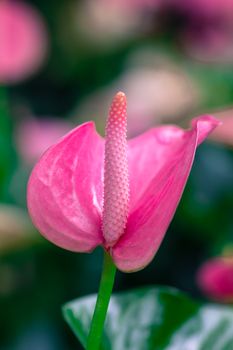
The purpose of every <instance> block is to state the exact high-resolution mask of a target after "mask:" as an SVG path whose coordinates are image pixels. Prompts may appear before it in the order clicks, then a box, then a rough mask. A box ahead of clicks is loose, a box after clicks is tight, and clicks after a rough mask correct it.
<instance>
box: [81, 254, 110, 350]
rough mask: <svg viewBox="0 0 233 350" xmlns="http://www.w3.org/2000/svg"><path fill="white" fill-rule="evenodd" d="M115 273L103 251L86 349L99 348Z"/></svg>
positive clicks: (93, 349) (95, 349) (94, 349)
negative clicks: (99, 278) (97, 289)
mask: <svg viewBox="0 0 233 350" xmlns="http://www.w3.org/2000/svg"><path fill="white" fill-rule="evenodd" d="M115 274H116V267H115V265H114V263H113V262H112V258H111V257H110V255H109V254H108V253H107V252H104V263H103V271H102V276H101V280H100V287H99V293H98V297H97V301H96V305H95V311H94V314H93V318H92V322H91V328H90V333H89V336H88V339H87V348H86V350H99V349H100V344H101V339H102V334H103V328H104V321H105V318H106V315H107V310H108V304H109V301H110V297H111V294H112V289H113V284H114V279H115Z"/></svg>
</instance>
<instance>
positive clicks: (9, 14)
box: [0, 0, 48, 84]
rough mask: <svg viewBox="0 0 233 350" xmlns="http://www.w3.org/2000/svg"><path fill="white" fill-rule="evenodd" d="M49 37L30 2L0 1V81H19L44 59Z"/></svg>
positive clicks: (32, 71)
mask: <svg viewBox="0 0 233 350" xmlns="http://www.w3.org/2000/svg"><path fill="white" fill-rule="evenodd" d="M47 48H48V36H47V32H46V28H45V24H44V22H43V19H42V18H41V16H40V15H39V13H38V12H37V11H36V10H35V9H34V8H33V7H31V6H30V5H28V4H26V3H23V2H21V1H20V2H19V1H11V0H9V1H1V2H0V83H1V84H9V83H16V82H18V81H21V80H23V79H25V78H27V77H29V76H30V75H31V74H33V73H34V72H35V71H36V70H37V69H38V68H39V67H40V66H41V64H42V63H43V61H44V60H45V58H46V53H47Z"/></svg>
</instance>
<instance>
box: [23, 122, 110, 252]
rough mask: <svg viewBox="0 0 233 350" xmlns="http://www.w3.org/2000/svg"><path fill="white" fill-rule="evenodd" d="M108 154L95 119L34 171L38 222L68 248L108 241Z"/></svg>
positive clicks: (33, 208) (32, 208) (33, 206)
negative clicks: (104, 218) (104, 227)
mask: <svg viewBox="0 0 233 350" xmlns="http://www.w3.org/2000/svg"><path fill="white" fill-rule="evenodd" d="M103 154H104V142H103V139H102V138H101V137H100V136H99V135H98V134H97V132H96V130H95V127H94V124H93V123H85V124H82V125H81V126H79V127H77V128H76V129H73V130H72V131H71V132H70V133H69V134H67V135H66V136H65V137H63V139H61V141H60V142H59V143H57V144H56V145H54V146H53V147H51V148H50V149H49V150H48V151H47V152H46V153H45V154H44V155H43V156H42V158H41V159H40V161H39V162H38V163H37V165H36V166H35V168H34V170H33V172H32V174H31V177H30V180H29V185H28V208H29V212H30V215H31V217H32V220H33V222H34V224H35V226H36V227H37V228H38V230H39V231H40V232H41V233H42V234H43V235H44V236H45V237H46V238H47V239H48V240H50V241H51V242H53V243H55V244H56V245H58V246H60V247H62V248H65V249H68V250H72V251H78V252H86V251H90V250H92V249H93V248H95V247H96V246H97V245H98V244H101V243H102V235H101V210H102V208H101V205H102V180H101V177H102V171H103V170H102V169H103V158H104V157H103Z"/></svg>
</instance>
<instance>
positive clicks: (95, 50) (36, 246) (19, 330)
mask: <svg viewBox="0 0 233 350" xmlns="http://www.w3.org/2000/svg"><path fill="white" fill-rule="evenodd" d="M118 90H122V91H124V92H125V93H126V94H127V97H128V117H129V126H128V131H129V137H133V136H136V135H138V134H140V133H141V132H143V131H145V130H146V129H148V128H149V127H152V126H155V125H156V124H161V123H175V124H178V125H180V126H182V127H187V126H188V125H189V120H190V119H191V118H192V117H193V116H196V115H198V114H205V113H208V114H214V115H216V116H217V117H219V118H220V119H222V120H223V125H222V126H221V127H219V128H218V130H216V132H215V133H214V134H213V135H212V137H211V139H210V140H208V141H207V142H205V144H203V145H202V146H201V147H200V148H199V149H198V151H197V155H196V160H195V163H194V167H193V170H192V173H191V176H190V178H189V181H188V185H187V187H186V190H185V193H184V196H183V198H182V201H181V203H180V205H179V208H178V210H177V212H176V215H175V218H174V220H173V222H172V224H171V226H170V228H169V230H168V233H167V235H166V238H165V240H164V242H163V243H162V246H161V248H160V250H159V252H158V254H157V255H156V257H155V259H154V260H153V262H152V263H151V264H150V265H149V266H148V267H147V268H146V269H145V270H143V271H141V272H138V273H134V274H123V273H120V272H119V273H118V274H117V279H116V285H115V290H126V289H129V288H133V287H139V286H143V285H151V284H156V285H158V284H163V285H164V284H165V285H170V286H174V287H177V288H179V289H181V290H182V291H185V292H187V293H188V294H189V295H191V296H193V297H195V298H198V299H199V300H210V299H213V298H214V299H215V300H216V299H218V302H229V301H230V300H231V301H232V300H233V281H232V276H233V262H232V261H233V259H232V257H233V244H232V238H233V150H232V147H233V1H231V0H213V1H210V0H189V1H186V0H167V1H162V0H128V1H125V0H60V1H54V0H51V1H47V0H31V1H26V0H24V1H21V0H17V1H13V0H0V334H1V339H0V350H29V349H33V350H37V349H38V350H40V349H43V350H55V349H56V350H73V349H78V348H79V347H78V346H79V345H78V342H77V340H76V339H75V337H74V336H73V334H72V333H71V331H70V330H69V329H68V326H66V324H65V322H64V321H63V319H62V314H61V305H62V304H64V303H65V302H67V301H70V300H71V299H74V298H77V297H80V296H83V295H86V294H90V293H95V292H97V289H98V282H99V276H100V271H101V264H102V251H101V249H97V250H96V251H95V252H94V253H92V254H90V255H89V254H74V253H70V252H66V251H64V250H62V249H60V248H57V247H55V246H53V245H52V244H50V243H48V242H47V241H45V240H44V239H43V238H42V237H41V236H40V235H39V233H38V232H37V231H36V230H35V229H34V228H33V226H32V224H31V222H30V219H29V217H28V215H27V210H26V195H25V194H26V185H27V179H28V176H29V174H30V171H31V169H32V167H33V165H34V164H35V162H36V161H37V159H38V158H39V157H40V155H41V154H42V153H43V152H44V151H45V150H46V148H48V147H49V146H50V145H51V144H53V143H54V142H56V141H57V140H58V139H59V137H60V136H62V135H63V134H65V133H66V132H67V131H68V130H70V129H71V128H72V127H73V126H76V125H78V124H80V123H82V122H84V121H87V120H94V121H95V122H96V125H97V129H98V131H99V132H100V133H102V134H103V131H104V123H105V119H106V116H107V113H108V108H109V104H110V101H111V98H112V96H113V94H114V93H115V92H117V91H118ZM212 259H215V262H216V259H220V260H221V262H223V263H224V264H226V265H227V268H228V271H230V272H228V273H226V272H224V273H225V274H224V275H223V276H222V275H221V271H220V272H219V269H218V271H217V274H218V273H220V277H219V276H217V277H216V276H214V277H213V278H217V280H218V279H219V278H220V280H221V285H224V283H225V280H224V278H226V279H227V283H228V284H227V286H228V287H227V291H226V290H225V291H224V293H225V294H224V296H223V297H221V295H222V294H221V291H220V292H219V291H218V294H216V293H212V294H211V293H209V292H208V291H209V289H211V286H210V288H209V289H208V288H205V286H203V284H205V283H207V284H208V283H209V282H208V281H207V282H205V281H204V280H205V278H204V277H203V276H202V278H200V272H198V271H200V268H201V267H202V265H203V264H206V262H208V261H209V263H210V265H211V261H212ZM213 270H214V271H215V267H213ZM220 270H221V269H220ZM223 270H224V268H223ZM198 273H199V278H197V274H198ZM229 274H230V275H229ZM202 275H203V273H202ZM224 276H225V277H224ZM203 281H204V282H203ZM210 283H211V281H210ZM226 294H227V296H226Z"/></svg>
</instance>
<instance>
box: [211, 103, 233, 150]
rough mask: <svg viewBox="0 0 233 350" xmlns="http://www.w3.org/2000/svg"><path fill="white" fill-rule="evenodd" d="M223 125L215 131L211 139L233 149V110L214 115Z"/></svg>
mask: <svg viewBox="0 0 233 350" xmlns="http://www.w3.org/2000/svg"><path fill="white" fill-rule="evenodd" d="M214 115H215V116H216V117H217V118H219V120H221V121H222V124H221V125H220V126H219V128H217V129H216V130H214V132H213V134H212V135H211V137H210V138H211V139H212V140H214V141H217V142H221V143H224V144H226V145H229V146H231V147H233V109H228V110H225V111H222V112H217V113H214Z"/></svg>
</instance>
